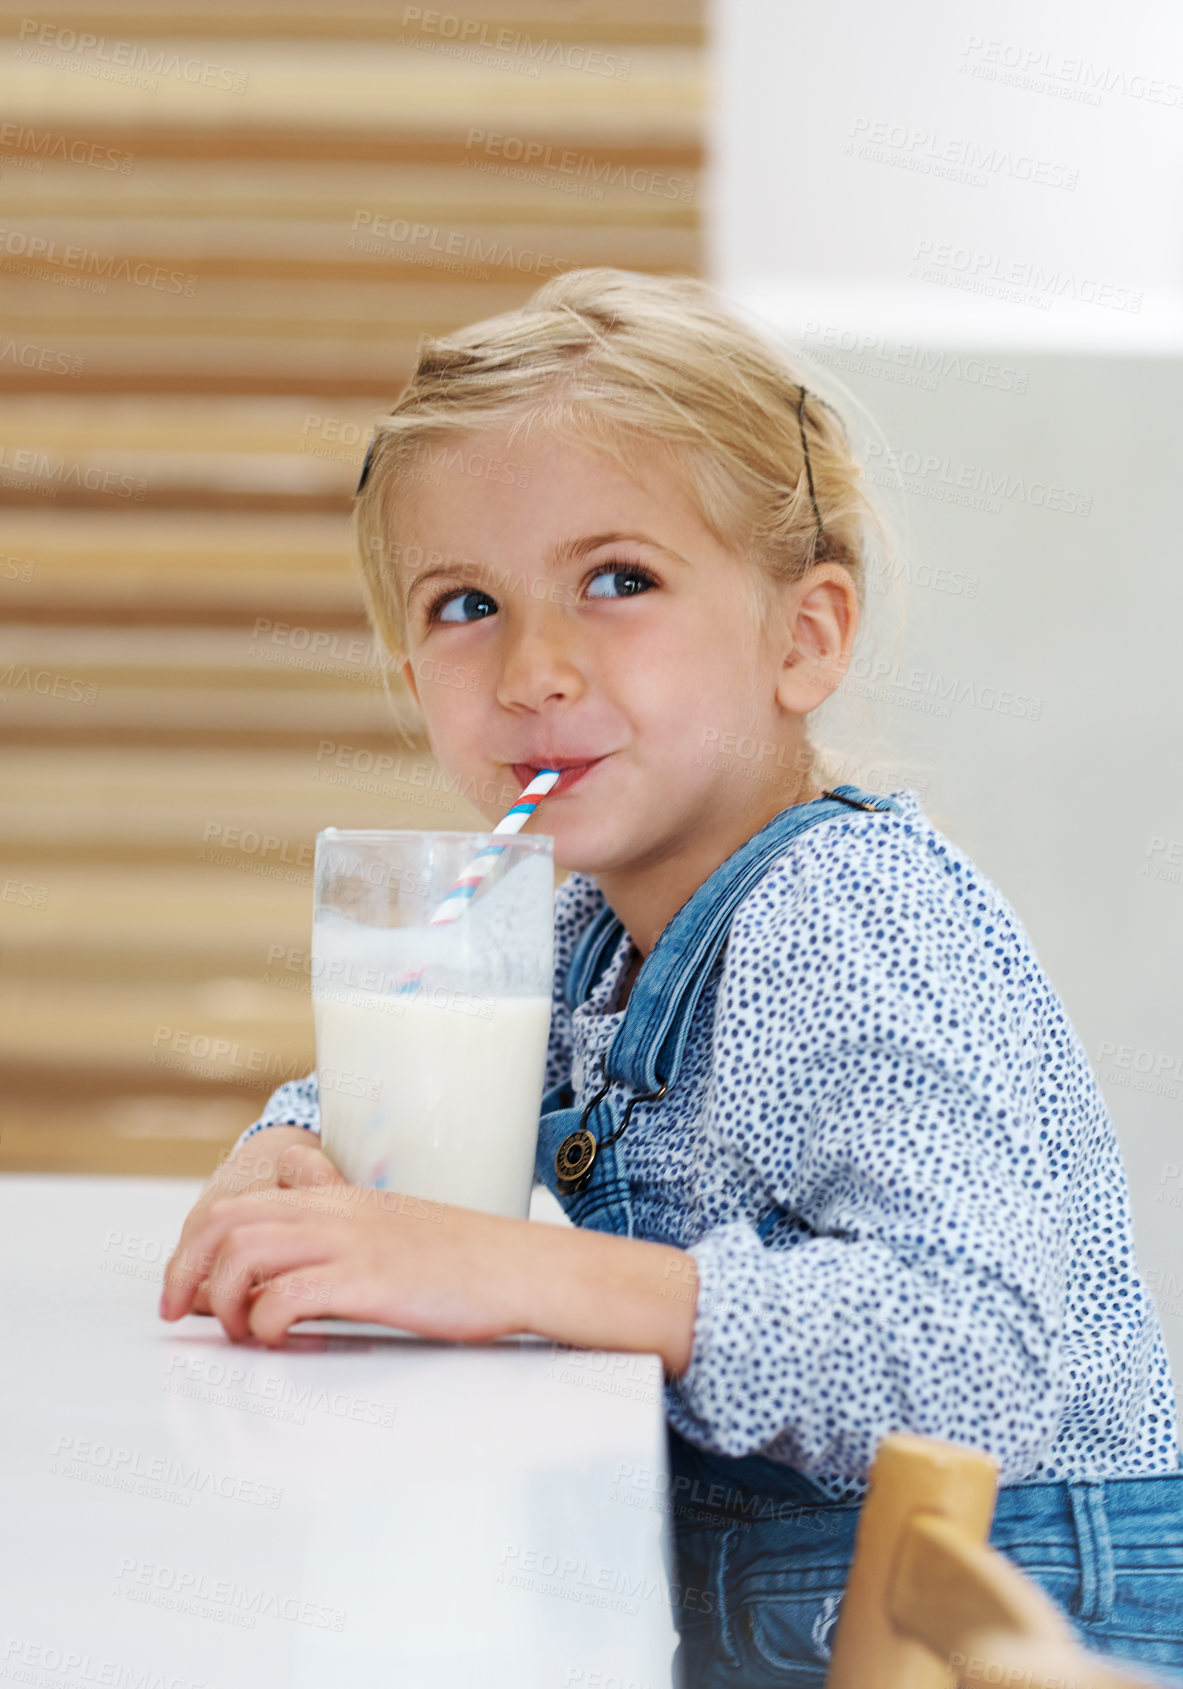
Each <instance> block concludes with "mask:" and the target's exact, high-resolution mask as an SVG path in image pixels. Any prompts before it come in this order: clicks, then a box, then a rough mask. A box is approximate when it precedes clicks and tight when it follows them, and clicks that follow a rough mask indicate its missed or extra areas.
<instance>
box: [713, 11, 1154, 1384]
mask: <svg viewBox="0 0 1183 1689" xmlns="http://www.w3.org/2000/svg"><path fill="white" fill-rule="evenodd" d="M714 28H715V40H716V71H717V78H718V83H717V89H716V111H715V120H714V121H715V124H716V135H715V147H714V151H715V159H716V167H715V171H714V177H713V181H712V186H711V193H712V270H713V275H714V279H715V280H717V281H719V282H720V283H721V284H722V285H723V286H724V287H725V288H726V289H727V290H728V292H729V293H730V294H731V295H732V296H733V297H735V298H737V299H739V300H741V301H743V302H744V303H745V304H746V305H747V306H748V307H749V308H750V309H751V310H752V312H753V313H754V314H756V315H757V316H758V317H759V319H760V320H761V321H763V322H765V323H766V324H768V325H769V326H774V327H775V328H776V329H777V330H778V331H780V332H783V334H784V335H785V336H786V337H788V338H789V339H790V342H791V343H795V344H796V345H798V346H800V347H802V348H804V349H805V350H806V351H807V352H809V353H810V355H811V356H812V358H813V360H814V364H813V368H814V372H815V374H816V375H817V377H818V381H817V384H818V385H821V384H822V378H823V377H824V376H827V375H828V376H830V377H836V378H837V379H839V380H840V381H842V382H844V383H845V384H846V385H847V386H848V388H849V390H850V392H851V393H852V394H854V395H856V396H857V397H858V398H859V399H860V400H861V401H862V403H863V404H864V405H865V406H866V407H867V410H868V411H869V412H870V414H871V417H873V419H874V421H875V422H876V423H877V424H878V426H879V428H880V429H881V431H882V435H881V438H879V439H878V440H876V438H875V437H874V435H873V434H872V433H871V432H870V429H869V428H867V427H864V429H863V440H862V450H863V452H864V455H865V456H866V458H867V462H868V469H869V473H870V474H871V475H872V478H873V479H874V478H875V477H879V478H882V477H883V476H884V472H885V468H887V469H890V468H891V466H890V464H889V462H888V459H887V455H886V452H885V449H884V448H885V447H887V448H890V449H891V450H894V452H895V453H896V454H897V458H896V465H895V469H894V473H893V474H888V476H887V479H889V480H891V479H894V482H895V484H896V485H895V490H892V488H889V487H879V486H878V484H877V483H876V486H875V487H874V489H873V490H878V491H880V492H881V494H882V496H883V497H885V498H886V499H887V500H888V502H889V507H890V508H891V509H892V512H893V514H895V515H896V516H897V519H903V520H905V521H906V522H907V524H908V527H909V530H910V531H909V533H908V535H907V538H906V549H905V551H904V554H903V557H904V562H905V564H906V567H907V569H908V570H909V571H910V574H911V576H912V580H911V584H910V585H909V586H906V588H905V590H906V593H907V622H906V627H905V630H904V632H903V634H902V636H898V637H893V624H892V623H891V621H890V619H888V618H886V617H885V616H884V611H885V609H887V608H889V604H888V601H887V600H884V599H883V598H882V595H875V599H876V600H878V602H876V603H875V608H876V611H877V612H878V614H879V619H880V623H881V626H880V632H879V635H878V643H873V644H872V645H871V646H870V647H869V648H868V653H869V654H868V658H867V659H866V660H867V661H871V660H877V661H879V663H880V665H881V667H882V665H886V666H887V669H886V673H880V674H879V675H877V676H874V677H872V676H871V675H868V674H867V673H866V669H865V665H864V668H863V673H862V677H861V678H862V681H863V690H864V691H866V690H867V689H868V686H867V683H868V682H869V681H870V680H871V679H872V678H874V679H875V680H876V684H877V686H878V687H879V688H881V689H883V690H884V691H885V694H886V698H887V700H888V701H886V702H883V703H878V704H874V703H868V702H867V700H866V699H865V698H864V699H863V700H862V709H863V712H864V715H866V714H867V712H871V713H872V714H873V717H874V723H873V725H875V726H877V728H878V730H879V732H880V733H881V734H882V735H883V736H884V738H885V739H886V741H887V744H888V745H889V747H891V748H893V749H894V750H895V752H896V753H898V755H899V756H900V757H901V758H904V759H910V760H909V761H908V763H907V767H908V779H907V783H909V784H913V785H917V786H919V787H920V789H921V791H922V795H923V796H924V798H925V800H926V804H927V807H928V809H929V813H930V814H932V815H933V817H934V819H936V820H937V822H938V824H939V825H940V826H942V827H943V828H944V830H945V831H946V832H947V833H948V834H949V835H950V836H951V837H953V838H955V839H956V840H957V841H958V843H960V844H962V845H963V846H964V847H965V848H966V849H968V850H969V852H970V853H971V855H973V856H974V857H975V859H976V860H977V861H978V863H979V864H980V866H981V867H982V868H983V869H984V870H985V872H986V873H988V874H989V875H990V876H991V878H992V879H994V880H995V882H996V883H997V884H998V885H999V886H1001V888H1002V889H1003V891H1004V892H1005V893H1006V895H1007V896H1008V897H1009V898H1010V900H1011V902H1012V903H1013V904H1014V906H1015V907H1016V909H1017V910H1018V912H1019V914H1020V916H1021V917H1022V919H1023V920H1024V922H1025V923H1026V925H1027V928H1028V930H1029V932H1030V933H1031V935H1032V938H1033V939H1034V942H1035V946H1036V950H1037V952H1038V954H1039V956H1040V958H1041V960H1042V962H1043V963H1044V965H1045V967H1046V968H1047V969H1048V971H1049V973H1050V975H1051V977H1052V979H1053V981H1054V983H1055V984H1056V986H1057V988H1058V989H1059V991H1060V993H1061V995H1062V996H1063V998H1064V1000H1065V1003H1066V1005H1067V1008H1068V1011H1069V1013H1070V1015H1071V1017H1072V1019H1073V1021H1074V1023H1075V1025H1076V1027H1077V1029H1078V1031H1079V1032H1080V1034H1081V1037H1082V1038H1083V1040H1084V1043H1085V1046H1086V1048H1087V1050H1088V1052H1089V1054H1090V1057H1091V1058H1092V1060H1093V1062H1094V1066H1095V1067H1096V1069H1097V1071H1098V1073H1099V1076H1100V1078H1101V1082H1102V1085H1103V1087H1104V1090H1105V1094H1106V1097H1107V1100H1108V1102H1109V1105H1110V1108H1111V1111H1112V1114H1113V1117H1114V1120H1115V1123H1116V1126H1117V1130H1118V1135H1119V1138H1120V1142H1121V1145H1122V1150H1123V1153H1124V1155H1125V1159H1126V1165H1127V1168H1128V1171H1129V1175H1130V1184H1131V1190H1132V1195H1133V1202H1134V1213H1135V1229H1136V1235H1137V1242H1138V1254H1139V1263H1140V1266H1141V1267H1142V1269H1143V1271H1144V1272H1145V1273H1146V1274H1147V1276H1148V1278H1149V1280H1150V1283H1151V1286H1152V1289H1153V1291H1154V1293H1155V1296H1156V1300H1157V1303H1158V1307H1159V1311H1160V1316H1161V1318H1162V1323H1163V1328H1164V1331H1165V1334H1166V1338H1167V1343H1168V1346H1169V1348H1170V1351H1171V1356H1172V1363H1173V1366H1174V1369H1175V1376H1176V1381H1177V1384H1178V1385H1179V1388H1180V1390H1181V1391H1183V1242H1181V1240H1183V1024H1181V1012H1180V1011H1181V1009H1183V967H1181V958H1183V707H1181V703H1180V699H1181V685H1180V674H1181V670H1183V663H1181V650H1180V646H1181V640H1180V629H1181V628H1183V556H1181V550H1183V548H1181V546H1180V541H1179V529H1180V515H1179V503H1178V494H1179V488H1180V486H1181V485H1183V238H1181V237H1183V193H1181V192H1180V187H1181V178H1183V168H1181V166H1183V13H1181V12H1179V11H1178V10H1177V9H1174V10H1172V9H1170V8H1167V7H1165V6H1161V5H1154V6H1150V5H1146V6H1141V7H1133V8H1129V7H1127V8H1118V9H1115V10H1109V9H1106V10H1104V11H1102V10H1101V8H1100V7H1099V6H1098V5H1096V4H1095V0H1090V3H1089V4H1088V5H1087V6H1085V7H1084V8H1081V7H1073V8H1069V7H1068V6H1059V7H1057V6H1053V5H1051V4H1049V3H1048V0H1039V3H1037V4H1036V6H1035V7H1034V8H1031V7H1022V8H1021V7H1019V6H1018V5H1016V4H1012V3H1009V0H1008V3H1004V4H1001V5H999V4H994V5H992V6H991V7H989V8H986V7H981V6H979V7H977V8H970V7H967V6H964V5H958V4H954V5H948V4H941V5H937V4H936V3H935V0H907V3H906V4H905V5H904V6H902V7H900V6H896V7H892V8H888V9H885V8H877V7H873V6H871V5H869V4H862V5H859V6H855V5H852V4H851V3H850V0H839V3H838V4H836V5H831V6H829V7H826V8H814V7H805V6H802V5H800V4H798V3H796V0H793V3H791V4H785V3H784V0H716V6H715V17H714ZM971 43H972V44H973V45H972V46H971ZM967 49H968V50H967ZM1015 60H1019V61H1024V60H1025V61H1026V63H1027V66H1028V69H1027V72H1026V74H1027V75H1028V76H1031V77H1035V78H1036V79H1037V81H1036V84H1035V85H1034V86H1028V87H1019V86H1013V85H1007V84H1006V83H1005V82H1003V81H1001V80H999V78H1000V77H1001V76H1003V75H1004V74H1009V73H1010V72H1009V69H1008V66H1009V64H1011V63H1013V62H1014V61H1015ZM963 66H970V67H977V68H978V72H979V74H977V75H974V74H971V73H970V72H967V71H966V70H965V69H963V68H962V67H963ZM983 72H984V73H983ZM1102 90H1105V91H1102ZM1123 90H1124V91H1123ZM1085 92H1088V93H1091V94H1092V95H1093V96H1094V97H1095V103H1090V102H1089V101H1086V100H1085V99H1083V98H1080V97H1078V96H1080V95H1081V94H1082V93H1085ZM1065 96H1069V97H1065ZM875 124H882V125H883V126H884V128H883V129H882V130H881V131H880V133H881V136H882V140H881V141H880V142H879V143H877V144H878V147H879V151H878V153H877V154H868V155H862V154H860V149H861V148H863V147H865V146H869V145H872V144H875V143H874V142H873V131H872V126H873V125H875ZM971 148H974V149H976V154H971V152H970V149H971ZM889 160H890V161H891V162H888V161H889ZM905 160H911V161H912V166H911V167H907V166H906V165H905V163H904V161H905ZM917 161H924V162H925V163H926V165H927V167H926V168H916V167H915V165H916V163H917ZM938 162H939V163H941V164H942V165H944V166H945V168H947V169H951V170H955V171H956V170H960V171H965V170H968V171H969V172H970V176H971V178H972V179H970V180H966V179H964V177H962V178H955V179H950V178H949V177H948V176H947V175H942V174H940V173H939V172H936V171H935V170H934V169H933V166H934V164H935V163H938ZM1072 172H1075V173H1076V174H1075V177H1074V178H1073V176H1072V175H1071V174H1070V173H1072ZM1034 175H1039V176H1040V177H1042V178H1043V180H1042V181H1034V180H1031V179H1030V178H1031V177H1032V176H1034ZM1072 180H1074V181H1075V185H1074V186H1072V187H1069V186H1068V185H1067V184H1068V183H1069V182H1070V181H1072ZM983 182H984V184H985V185H983ZM922 242H928V243H929V245H928V247H927V248H925V249H924V255H923V259H922V262H923V263H925V264H927V263H929V262H930V260H931V259H932V258H933V257H934V256H935V257H936V258H938V259H939V258H941V257H943V258H944V259H945V260H946V261H945V262H940V263H937V264H936V267H935V268H932V269H930V270H929V272H928V275H927V277H926V276H924V275H916V274H910V272H912V271H913V270H915V268H916V264H917V254H918V253H920V252H921V243H922ZM943 246H944V247H948V248H949V251H948V253H947V254H943V255H942V254H941V253H940V248H941V247H943ZM1023 265H1029V266H1032V269H1031V270H1029V271H1028V272H1026V273H1023V272H1021V271H1019V270H1018V269H1017V268H1016V267H1018V266H1023ZM1004 276H1006V277H1007V278H1008V285H1012V286H1015V285H1017V286H1019V287H1020V296H1019V297H1018V298H1017V299H1016V298H1009V299H1007V298H1001V297H999V296H998V291H997V290H998V288H999V286H1000V285H1001V284H1002V278H1003V277H1004ZM934 277H936V278H939V279H934ZM967 278H970V279H974V280H976V284H977V285H975V286H973V287H968V286H965V285H949V284H950V283H952V282H958V281H960V282H962V283H964V281H965V280H966V279H967ZM988 287H993V288H994V289H995V291H994V293H993V294H991V293H990V292H989V291H987V290H986V289H987V288H988ZM1072 294H1076V295H1078V296H1079V297H1076V298H1073V297H1071V295H1072ZM937 354H943V360H942V362H941V363H940V364H938V365H936V366H935V367H934V364H933V358H934V355H937ZM1000 482H1001V483H1002V490H1001V492H997V491H992V490H991V488H997V487H998V485H999V483H1000ZM1047 489H1055V493H1054V494H1050V495H1049V492H1048V491H1047ZM974 500H976V501H977V503H976V505H975V503H974V502H972V501H974ZM1052 505H1058V506H1059V508H1051V507H1050V506H1052ZM872 633H873V630H872ZM858 680H859V676H857V675H856V686H855V688H854V690H855V692H856V693H857V691H858ZM950 687H953V689H954V696H955V697H958V696H960V695H961V694H964V697H962V698H961V701H950V700H949V699H948V698H947V697H943V696H942V694H943V693H945V692H947V690H948V689H949V688H950ZM864 730H865V727H864V724H863V723H862V722H860V720H859V719H858V717H856V716H854V715H852V714H851V713H850V712H849V711H848V712H847V715H846V718H845V720H843V719H842V717H841V712H840V713H839V717H837V718H835V721H834V731H835V732H836V733H842V734H844V735H845V739H844V741H843V742H844V743H847V744H849V745H855V744H856V743H857V738H856V735H857V734H859V733H860V732H862V731H864ZM872 761H873V765H874V766H875V767H876V768H878V767H881V766H882V763H883V758H882V757H881V756H880V755H878V753H876V754H875V755H874V757H873V759H872ZM1146 1068H1149V1069H1150V1071H1149V1072H1145V1071H1144V1070H1145V1069H1146ZM1138 1087H1143V1088H1141V1089H1139V1088H1138Z"/></svg>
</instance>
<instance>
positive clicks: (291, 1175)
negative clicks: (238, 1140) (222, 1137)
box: [166, 1126, 345, 1314]
mask: <svg viewBox="0 0 1183 1689" xmlns="http://www.w3.org/2000/svg"><path fill="white" fill-rule="evenodd" d="M344 1184H345V1181H344V1179H343V1178H342V1177H341V1175H340V1173H338V1171H337V1169H336V1168H335V1167H334V1165H333V1163H332V1162H331V1161H330V1160H329V1158H328V1156H327V1155H326V1154H325V1152H324V1151H323V1150H322V1149H321V1147H320V1139H319V1138H318V1137H317V1135H316V1133H315V1132H309V1131H306V1130H305V1128H304V1127H303V1126H268V1127H267V1128H266V1130H265V1131H262V1132H256V1133H255V1135H254V1137H253V1138H248V1139H247V1141H246V1142H245V1143H244V1144H240V1145H239V1147H238V1148H237V1149H236V1150H235V1151H234V1152H233V1154H232V1155H229V1156H227V1158H226V1160H225V1161H224V1162H223V1163H222V1165H221V1166H220V1167H219V1168H217V1170H216V1171H215V1172H214V1173H213V1174H212V1175H211V1177H210V1179H209V1181H208V1183H207V1184H206V1186H205V1188H204V1190H203V1191H202V1193H201V1195H200V1196H199V1197H198V1199H197V1201H196V1202H195V1203H194V1205H193V1207H192V1209H191V1210H190V1211H189V1215H188V1217H187V1218H186V1220H185V1224H184V1226H183V1227H182V1229H181V1236H180V1239H179V1240H178V1242H177V1247H176V1249H175V1250H174V1251H173V1257H172V1260H173V1261H176V1260H177V1259H179V1257H180V1256H182V1255H183V1254H187V1253H188V1252H189V1250H190V1248H191V1245H192V1242H193V1238H194V1236H195V1235H196V1234H197V1232H198V1231H200V1230H201V1228H202V1227H203V1226H204V1225H205V1223H206V1221H207V1219H208V1218H209V1213H210V1209H211V1208H212V1207H213V1205H214V1204H215V1203H217V1202H221V1201H224V1200H225V1199H226V1198H228V1197H232V1196H242V1195H246V1194H247V1193H248V1192H250V1191H265V1190H301V1189H307V1188H319V1187H320V1186H323V1185H344ZM171 1266H172V1262H171V1261H170V1263H169V1267H170V1268H171ZM167 1271H168V1269H166V1273H167ZM189 1312H190V1313H194V1314H210V1313H212V1312H213V1309H212V1308H211V1307H210V1303H209V1297H208V1296H207V1294H206V1290H205V1286H204V1284H198V1285H196V1286H195V1287H194V1291H193V1296H192V1305H191V1307H190V1309H189Z"/></svg>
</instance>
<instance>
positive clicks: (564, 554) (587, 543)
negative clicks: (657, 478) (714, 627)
mask: <svg viewBox="0 0 1183 1689" xmlns="http://www.w3.org/2000/svg"><path fill="white" fill-rule="evenodd" d="M621 540H631V541H632V542H633V543H634V544H636V545H648V546H652V547H653V549H654V550H655V551H660V552H662V553H663V554H664V555H665V556H666V557H669V558H672V559H673V561H674V562H675V563H685V562H686V559H685V558H684V557H683V556H682V555H681V554H680V553H679V552H677V551H671V550H670V548H669V547H668V546H665V545H662V544H661V543H660V542H659V541H658V540H655V539H652V538H651V537H650V536H649V535H648V534H636V533H616V532H613V533H607V534H585V535H583V537H582V538H581V539H573V540H562V541H560V542H559V544H558V545H555V546H552V547H551V550H550V552H549V554H548V556H547V564H548V566H549V567H550V569H551V570H552V572H553V571H555V570H557V569H561V568H562V567H563V565H564V564H566V563H572V562H578V560H579V559H580V558H581V557H586V556H587V554H588V552H590V551H595V550H596V549H597V548H598V547H599V546H601V545H617V544H619V543H620V541H621ZM461 572H463V573H465V574H469V575H474V576H476V577H477V578H478V579H481V580H492V581H497V580H503V579H505V577H506V576H507V574H508V573H509V571H508V570H506V569H492V568H490V567H489V566H488V565H487V564H485V563H478V562H476V561H475V560H470V559H468V558H464V557H458V558H456V559H454V560H449V561H448V562H447V563H443V564H437V565H436V567H435V568H433V569H424V571H423V572H422V574H419V575H416V576H415V578H414V580H413V581H412V582H411V584H410V586H409V587H408V588H407V598H406V602H407V604H408V606H409V605H410V602H411V599H412V598H413V597H414V595H415V592H416V590H417V588H419V587H421V586H424V585H425V584H426V583H427V582H428V581H431V580H435V579H436V578H437V577H439V576H441V575H456V574H460V573H461Z"/></svg>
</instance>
